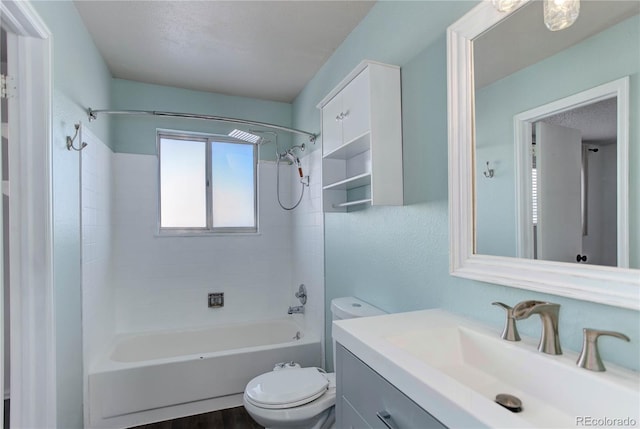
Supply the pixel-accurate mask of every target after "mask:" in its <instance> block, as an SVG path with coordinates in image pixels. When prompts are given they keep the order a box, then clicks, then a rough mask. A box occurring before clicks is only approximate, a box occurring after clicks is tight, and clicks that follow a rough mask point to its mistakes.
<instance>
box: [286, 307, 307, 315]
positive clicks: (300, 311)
mask: <svg viewBox="0 0 640 429" xmlns="http://www.w3.org/2000/svg"><path fill="white" fill-rule="evenodd" d="M287 314H304V305H296V306H295V307H289V310H288V311H287Z"/></svg>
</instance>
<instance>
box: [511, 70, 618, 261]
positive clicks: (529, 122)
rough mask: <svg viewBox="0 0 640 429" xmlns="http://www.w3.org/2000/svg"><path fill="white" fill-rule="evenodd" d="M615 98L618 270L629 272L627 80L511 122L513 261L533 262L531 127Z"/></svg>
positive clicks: (608, 84) (607, 85) (613, 83)
mask: <svg viewBox="0 0 640 429" xmlns="http://www.w3.org/2000/svg"><path fill="white" fill-rule="evenodd" d="M613 97H617V134H618V136H617V155H616V157H617V211H618V213H617V217H618V219H617V235H618V237H617V240H618V255H617V261H618V265H617V266H618V267H620V268H629V77H628V76H625V77H623V78H620V79H617V80H614V81H612V82H608V83H605V84H603V85H599V86H596V87H594V88H591V89H588V90H586V91H583V92H580V93H578V94H574V95H571V96H569V97H566V98H563V99H560V100H556V101H553V102H551V103H548V104H545V105H543V106H539V107H536V108H534V109H531V110H528V111H526V112H522V113H519V114H518V115H516V116H514V118H513V125H514V127H513V128H514V142H515V163H514V164H515V179H516V257H518V258H527V259H533V241H534V237H533V228H530V227H529V226H530V225H532V224H533V220H532V202H531V174H530V171H531V168H532V164H531V145H532V140H533V124H534V123H535V122H536V121H539V120H541V119H543V118H546V117H548V116H551V115H555V114H557V113H561V112H565V111H567V110H572V109H576V108H578V107H582V106H586V105H588V104H592V103H595V102H598V101H602V100H606V99H609V98H613Z"/></svg>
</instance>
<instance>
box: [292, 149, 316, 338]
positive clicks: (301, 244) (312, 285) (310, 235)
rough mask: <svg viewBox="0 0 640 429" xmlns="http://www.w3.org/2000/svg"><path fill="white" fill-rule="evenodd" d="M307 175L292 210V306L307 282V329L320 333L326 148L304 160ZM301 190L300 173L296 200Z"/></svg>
mask: <svg viewBox="0 0 640 429" xmlns="http://www.w3.org/2000/svg"><path fill="white" fill-rule="evenodd" d="M300 161H301V162H302V170H303V172H304V175H305V176H306V175H308V176H309V187H308V188H306V189H305V191H304V192H305V193H304V197H303V199H302V202H301V203H300V205H299V206H298V207H297V208H296V209H295V210H293V211H292V213H291V214H292V243H293V259H292V261H293V264H292V268H293V273H292V275H293V282H292V291H291V295H290V297H289V302H291V305H299V304H300V302H299V301H298V300H297V299H296V298H295V297H294V296H293V294H294V293H295V291H297V288H298V285H299V284H301V283H304V285H305V286H306V288H307V295H308V300H307V304H306V306H305V307H306V308H305V310H306V313H305V317H304V323H305V325H306V326H305V328H306V330H307V331H308V332H313V333H315V334H316V335H318V336H321V335H322V331H323V329H324V328H323V327H324V228H323V224H324V223H323V213H322V151H320V150H316V151H313V152H311V153H310V154H309V155H306V156H304V157H303V158H301V160H300ZM299 192H300V182H299V179H298V175H297V174H294V175H293V177H292V180H291V194H292V199H297V196H298V195H299Z"/></svg>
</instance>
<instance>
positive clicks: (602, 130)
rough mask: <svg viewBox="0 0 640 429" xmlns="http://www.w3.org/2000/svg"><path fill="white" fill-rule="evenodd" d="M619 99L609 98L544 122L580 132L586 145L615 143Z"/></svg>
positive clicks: (559, 114)
mask: <svg viewBox="0 0 640 429" xmlns="http://www.w3.org/2000/svg"><path fill="white" fill-rule="evenodd" d="M617 101H618V100H617V98H615V97H614V98H609V99H607V100H602V101H599V102H596V103H592V104H589V105H586V106H582V107H579V108H576V109H573V110H568V111H566V112H562V113H558V114H556V115H553V116H549V117H547V118H544V119H543V122H547V123H551V124H556V125H562V126H563V127H569V128H575V129H577V130H580V132H581V134H582V141H583V142H585V143H594V144H595V143H601V144H607V143H615V141H616V136H617V134H618V132H617V127H618V120H617V111H618V110H617V109H618V104H617Z"/></svg>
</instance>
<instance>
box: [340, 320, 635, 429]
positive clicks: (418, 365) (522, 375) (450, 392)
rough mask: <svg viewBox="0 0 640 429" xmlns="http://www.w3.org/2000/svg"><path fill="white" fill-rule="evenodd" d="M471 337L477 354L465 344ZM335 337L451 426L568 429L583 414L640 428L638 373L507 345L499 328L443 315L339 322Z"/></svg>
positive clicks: (531, 346) (528, 345) (531, 343)
mask: <svg viewBox="0 0 640 429" xmlns="http://www.w3.org/2000/svg"><path fill="white" fill-rule="evenodd" d="M467 334H468V335H467ZM465 336H467V337H466V338H468V339H466V340H465V341H467V342H468V343H469V344H471V348H470V349H464V347H462V346H461V345H460V344H461V342H462V341H463V339H462V338H463V337H465ZM333 338H334V339H335V340H336V341H337V342H339V343H340V344H342V345H343V346H344V347H345V348H347V349H348V350H349V351H351V352H352V353H353V354H355V355H356V356H357V357H358V358H360V360H362V361H363V362H364V363H366V364H367V365H368V366H370V367H371V368H372V369H373V370H375V371H376V372H377V373H379V374H380V375H381V376H382V377H384V378H385V379H387V380H388V381H389V382H390V383H392V384H393V385H395V386H396V387H397V388H398V389H400V390H401V391H402V392H403V393H404V394H405V395H407V396H408V397H410V398H411V399H412V400H413V401H414V402H416V403H417V404H418V405H420V406H421V407H422V408H424V409H425V410H427V411H428V412H429V413H431V414H432V415H433V416H434V417H436V418H437V419H438V420H440V421H441V422H442V423H443V424H445V425H446V426H449V427H456V428H458V427H473V428H476V427H481V426H486V427H504V428H530V427H548V428H556V427H557V428H567V427H578V426H580V425H579V424H577V422H578V421H577V419H578V418H580V417H585V418H589V417H594V418H601V417H609V418H624V417H630V418H632V419H635V421H636V424H638V419H639V414H640V412H639V410H638V408H640V393H639V392H640V388H639V386H640V378H638V373H636V372H634V371H630V370H625V369H620V368H615V367H613V366H612V365H610V364H607V368H608V370H607V372H602V373H597V372H592V371H588V370H585V369H582V368H578V367H577V366H576V365H575V362H576V359H577V354H575V353H573V352H565V354H563V355H561V356H551V355H546V354H543V353H540V352H538V351H537V340H533V339H528V338H523V341H520V342H508V341H504V340H502V339H500V331H499V330H496V329H493V328H488V327H486V326H484V325H482V324H480V323H477V322H473V321H471V320H468V319H465V318H463V317H460V316H457V315H454V314H452V313H448V312H446V311H444V310H439V309H436V310H422V311H415V312H408V313H396V314H388V315H384V316H375V317H366V318H358V319H349V320H339V321H334V323H333ZM474 344H475V345H479V346H478V347H477V348H474V347H475V345H474ZM469 350H471V354H472V355H468V354H469V353H470V352H469ZM465 353H467V355H465ZM610 367H611V368H610ZM536 372H539V374H536ZM547 378H548V379H547ZM545 389H546V390H545ZM503 390H504V391H503ZM497 393H511V394H516V396H518V397H519V398H520V399H521V400H522V402H523V411H522V412H521V413H512V412H510V411H508V410H506V409H505V408H503V407H501V406H500V405H497V404H496V403H495V402H494V401H493V399H494V397H495V394H497ZM598 395H600V396H598ZM602 395H604V396H602ZM609 399H610V400H609ZM581 401H584V402H585V404H582V402H581ZM564 402H566V404H565V403H564ZM593 402H596V403H593ZM630 404H631V405H630ZM633 404H635V405H633ZM603 413H605V414H607V415H602V414H603ZM583 414H585V415H583ZM623 414H625V415H623ZM583 426H587V425H583Z"/></svg>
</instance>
